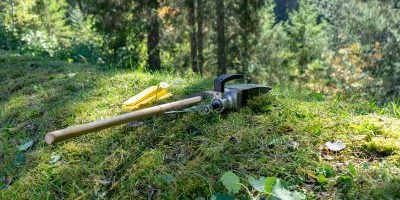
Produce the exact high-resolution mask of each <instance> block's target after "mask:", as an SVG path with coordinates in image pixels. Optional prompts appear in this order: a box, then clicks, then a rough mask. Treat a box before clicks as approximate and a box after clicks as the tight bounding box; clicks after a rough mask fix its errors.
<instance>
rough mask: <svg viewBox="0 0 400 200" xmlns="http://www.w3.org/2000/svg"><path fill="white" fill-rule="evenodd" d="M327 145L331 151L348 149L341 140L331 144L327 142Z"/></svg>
mask: <svg viewBox="0 0 400 200" xmlns="http://www.w3.org/2000/svg"><path fill="white" fill-rule="evenodd" d="M325 145H326V147H328V149H329V150H331V151H341V150H343V149H344V148H346V145H345V144H344V143H343V142H342V141H340V140H338V141H335V142H331V141H329V142H326V143H325Z"/></svg>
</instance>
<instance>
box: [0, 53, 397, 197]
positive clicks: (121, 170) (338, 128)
mask: <svg viewBox="0 0 400 200" xmlns="http://www.w3.org/2000/svg"><path fill="white" fill-rule="evenodd" d="M160 81H167V82H170V83H173V84H174V89H173V90H174V91H173V93H174V94H175V96H174V99H179V98H181V97H182V96H184V95H187V94H191V93H194V92H199V91H203V90H206V89H211V87H212V81H211V79H206V80H204V79H200V78H196V77H194V78H193V77H189V76H188V77H177V76H176V75H162V74H154V75H150V74H147V73H140V72H131V71H117V70H108V69H103V68H99V67H94V66H90V65H88V64H71V63H67V62H64V61H58V60H51V59H45V58H35V57H26V56H12V55H2V56H0V82H1V84H0V85H1V86H0V87H1V89H0V108H1V109H0V199H17V198H18V199H63V198H66V199H93V198H106V199H109V198H115V199H123V198H127V197H131V198H133V197H138V198H139V199H177V198H179V199H196V198H198V199H209V198H210V197H211V196H212V195H214V194H217V193H221V194H228V191H227V190H226V189H225V188H224V186H223V184H222V183H221V181H220V177H221V175H222V174H223V173H224V172H227V171H233V172H234V173H235V174H237V175H238V176H239V177H240V178H241V182H242V183H243V184H244V185H245V186H246V187H248V188H249V190H253V189H252V187H251V186H250V184H249V182H248V181H247V179H248V177H249V176H251V177H254V178H260V177H272V176H274V177H277V178H280V179H281V180H282V182H283V185H284V187H285V188H287V189H288V190H291V191H298V192H302V193H304V194H306V195H307V198H322V199H327V198H344V197H348V198H350V199H360V198H365V199H371V198H374V199H382V198H383V199H394V198H400V178H399V176H400V155H399V154H400V119H399V117H400V106H399V104H396V103H387V105H385V106H382V107H378V106H376V104H375V103H370V102H367V101H363V100H360V99H356V98H354V99H351V100H346V101H344V100H339V99H334V98H329V97H324V96H323V95H321V94H318V93H312V92H302V93H299V92H297V91H295V90H283V91H282V90H280V89H277V88H275V89H274V90H273V91H272V92H271V93H270V94H268V95H266V96H263V97H260V98H257V99H255V100H253V101H252V102H251V104H250V106H249V107H247V108H245V109H243V110H241V111H240V112H238V113H229V114H224V115H218V114H211V115H208V116H202V115H198V114H195V113H191V114H181V115H168V116H161V117H156V118H154V120H153V121H148V123H146V124H145V125H142V126H139V127H135V128H132V127H128V126H126V125H124V126H119V127H115V128H111V129H107V130H104V131H100V132H98V133H94V134H89V135H87V136H83V137H80V138H77V139H73V140H70V141H68V142H63V143H60V144H57V145H54V146H49V145H46V144H45V142H44V140H43V139H44V135H45V134H46V132H48V131H52V130H56V129H59V128H64V127H67V126H70V125H74V124H80V123H85V122H90V121H93V120H95V119H100V118H105V117H109V116H113V115H116V114H119V113H121V110H120V105H121V102H123V101H124V100H125V99H127V98H128V97H130V96H132V95H134V94H135V93H138V92H140V91H141V90H143V89H144V88H146V87H148V86H150V85H153V84H157V83H158V82H160ZM331 140H340V141H343V142H344V143H345V144H346V148H345V149H344V150H342V151H340V152H336V153H332V152H329V151H328V150H327V149H326V147H325V143H326V142H327V141H331ZM29 141H32V142H33V145H32V146H30V143H29ZM24 144H25V146H23V145H24ZM21 145H22V146H21ZM19 148H20V149H19ZM25 148H26V149H25ZM24 149H25V150H24ZM253 191H254V190H253ZM254 193H255V192H254ZM220 196H221V195H219V196H218V195H217V197H220ZM235 196H236V197H237V198H241V199H246V198H249V194H248V193H247V192H246V190H245V188H244V187H242V188H241V189H240V193H239V194H236V195H235ZM214 197H216V196H214Z"/></svg>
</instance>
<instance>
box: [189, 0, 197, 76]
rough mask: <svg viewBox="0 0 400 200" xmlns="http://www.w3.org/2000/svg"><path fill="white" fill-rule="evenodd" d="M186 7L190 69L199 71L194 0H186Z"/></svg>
mask: <svg viewBox="0 0 400 200" xmlns="http://www.w3.org/2000/svg"><path fill="white" fill-rule="evenodd" d="M186 4H187V8H188V22H189V29H190V61H191V66H192V71H193V72H194V73H198V72H199V68H198V66H197V42H196V21H195V20H196V17H195V13H194V12H195V6H194V0H186Z"/></svg>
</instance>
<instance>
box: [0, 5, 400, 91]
mask: <svg viewBox="0 0 400 200" xmlns="http://www.w3.org/2000/svg"><path fill="white" fill-rule="evenodd" d="M157 2H158V3H159V6H158V8H157V9H155V10H151V9H148V8H149V2H148V1H144V0H136V1H128V0H108V1H83V0H20V1H17V0H3V1H0V10H1V13H0V48H1V49H6V50H19V51H20V52H21V53H29V54H33V55H39V56H55V57H59V58H62V59H66V60H67V59H68V60H69V61H74V62H89V63H97V64H104V65H107V66H110V67H112V68H129V69H133V70H142V71H146V70H147V69H148V68H149V66H148V65H149V64H148V63H147V62H148V55H147V54H148V50H149V49H148V48H147V43H146V41H147V39H146V38H147V35H148V27H149V23H152V22H151V20H150V18H149V13H154V12H157V17H158V20H159V23H160V33H159V37H160V38H159V43H158V45H157V48H158V49H159V51H160V58H161V65H162V68H163V69H165V70H167V71H179V72H187V71H190V70H191V67H190V65H191V59H192V58H191V45H192V43H191V42H190V40H191V36H190V32H191V30H195V31H196V34H202V36H201V39H199V37H200V36H198V35H197V36H196V41H195V42H197V45H199V44H201V45H202V50H201V52H200V51H199V52H198V55H197V56H198V57H199V58H197V59H200V57H202V58H201V59H202V62H203V63H204V67H203V68H204V70H203V71H204V74H205V75H215V74H216V73H217V71H218V69H217V66H216V65H217V53H216V52H217V48H218V47H217V43H216V41H217V27H216V13H215V7H216V5H215V2H210V1H201V0H195V7H194V8H195V9H194V10H193V15H194V16H195V18H196V20H195V23H194V24H192V25H191V24H189V22H188V16H189V12H190V9H188V8H187V2H186V1H185V0H178V1H172V0H163V1H157ZM288 2H289V1H288ZM200 3H201V6H200V7H199V5H200ZM224 4H225V26H226V27H225V35H226V36H225V37H226V38H225V39H226V44H225V46H226V47H225V49H226V57H227V63H226V64H227V68H228V72H240V73H243V74H245V75H246V78H247V79H251V80H253V81H256V82H260V83H269V84H280V85H283V84H287V83H288V82H291V83H294V84H296V85H298V87H299V88H308V89H312V90H315V91H316V92H322V93H325V94H333V95H336V94H340V95H347V94H351V93H358V94H360V95H365V96H371V95H372V96H377V97H386V96H394V97H396V96H398V95H399V91H400V24H399V21H400V5H399V2H398V1H396V0H388V1H382V0H364V1H359V0H350V1H349V0H319V1H315V0H292V1H290V2H289V3H282V1H278V0H258V1H238V0H226V1H224ZM199 20H200V21H201V22H200V21H199ZM199 23H201V24H199ZM194 25H195V26H196V27H190V26H194ZM150 50H151V49H150ZM200 53H201V54H200Z"/></svg>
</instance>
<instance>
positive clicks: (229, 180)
mask: <svg viewBox="0 0 400 200" xmlns="http://www.w3.org/2000/svg"><path fill="white" fill-rule="evenodd" d="M221 182H222V184H223V185H224V186H225V188H226V189H227V190H228V191H229V193H231V194H237V193H238V192H239V191H240V179H239V177H238V176H236V174H234V173H233V172H232V171H229V172H225V173H224V174H223V175H222V177H221Z"/></svg>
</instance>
